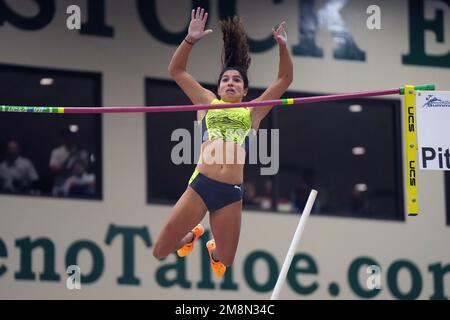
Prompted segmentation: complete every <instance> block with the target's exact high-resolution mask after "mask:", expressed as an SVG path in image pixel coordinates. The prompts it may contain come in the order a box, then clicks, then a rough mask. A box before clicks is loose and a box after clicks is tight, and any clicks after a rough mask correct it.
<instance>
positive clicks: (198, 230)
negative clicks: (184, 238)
mask: <svg viewBox="0 0 450 320" xmlns="http://www.w3.org/2000/svg"><path fill="white" fill-rule="evenodd" d="M203 232H205V228H203V226H202V225H201V224H198V225H197V226H196V227H195V228H194V229H192V233H193V234H194V239H193V240H192V241H191V242H189V243H186V244H185V245H184V246H183V247H182V248H180V249H178V250H177V254H178V256H179V257H185V256H187V255H188V254H189V253H191V251H192V250H193V249H194V243H195V240H197V239H198V238H200V237H201V235H202V234H203Z"/></svg>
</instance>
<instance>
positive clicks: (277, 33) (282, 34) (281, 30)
mask: <svg viewBox="0 0 450 320" xmlns="http://www.w3.org/2000/svg"><path fill="white" fill-rule="evenodd" d="M285 27H286V22H285V21H282V22H281V23H280V24H279V25H277V26H276V27H275V28H273V29H272V34H273V37H274V38H275V40H277V42H278V44H286V43H287V33H286V28H285Z"/></svg>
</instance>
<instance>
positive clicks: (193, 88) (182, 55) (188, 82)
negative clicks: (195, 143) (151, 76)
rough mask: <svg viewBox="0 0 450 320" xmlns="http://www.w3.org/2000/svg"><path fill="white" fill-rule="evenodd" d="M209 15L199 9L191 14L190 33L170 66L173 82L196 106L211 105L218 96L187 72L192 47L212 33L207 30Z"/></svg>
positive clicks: (174, 55)
mask: <svg viewBox="0 0 450 320" xmlns="http://www.w3.org/2000/svg"><path fill="white" fill-rule="evenodd" d="M207 18H208V13H207V12H205V10H204V9H201V8H197V10H192V12H191V22H190V24H189V32H188V35H187V36H186V38H185V39H184V40H183V42H182V43H181V44H180V45H179V46H178V48H177V50H176V51H175V53H174V54H173V56H172V60H171V61H170V64H169V68H168V69H169V73H170V76H171V77H172V79H173V80H175V82H176V83H177V84H178V85H179V86H180V88H181V89H182V90H183V92H184V93H185V94H186V95H187V96H188V97H189V99H191V101H192V103H194V104H203V103H205V104H206V103H210V102H211V100H213V99H215V98H216V96H215V95H214V93H212V92H211V91H210V90H207V89H205V88H203V87H202V86H201V85H200V83H198V82H197V81H196V80H195V79H194V78H193V77H192V76H191V75H190V74H189V73H188V72H187V71H186V65H187V61H188V57H189V54H190V52H191V50H192V47H193V46H194V44H195V43H196V42H198V41H199V40H200V39H201V38H203V37H204V36H206V35H208V34H210V33H211V32H212V30H211V29H209V30H205V24H206V20H207Z"/></svg>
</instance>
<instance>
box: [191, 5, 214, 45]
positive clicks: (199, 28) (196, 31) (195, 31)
mask: <svg viewBox="0 0 450 320" xmlns="http://www.w3.org/2000/svg"><path fill="white" fill-rule="evenodd" d="M207 19H208V12H205V9H203V8H200V7H198V8H197V11H196V10H195V9H192V12H191V23H190V24H189V31H188V37H189V38H190V39H191V40H194V41H195V42H196V41H198V40H200V39H201V38H203V37H204V36H206V35H208V34H210V33H212V32H213V31H212V30H211V29H208V30H205V24H206V20H207Z"/></svg>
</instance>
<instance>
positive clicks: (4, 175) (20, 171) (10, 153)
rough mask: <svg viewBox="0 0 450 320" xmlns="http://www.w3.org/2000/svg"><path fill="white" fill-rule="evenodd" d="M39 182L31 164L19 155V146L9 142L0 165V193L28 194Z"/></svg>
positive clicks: (13, 141) (15, 142) (11, 141)
mask: <svg viewBox="0 0 450 320" xmlns="http://www.w3.org/2000/svg"><path fill="white" fill-rule="evenodd" d="M38 180H39V175H38V174H37V172H36V169H35V168H34V165H33V163H32V162H31V161H30V160H29V159H27V158H24V157H22V156H21V155H20V145H19V143H18V142H17V141H15V140H10V141H9V142H8V143H7V147H6V158H5V160H4V161H3V162H2V163H0V187H1V191H2V192H7V193H29V192H30V191H31V189H32V185H33V184H34V183H35V182H36V181H38Z"/></svg>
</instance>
